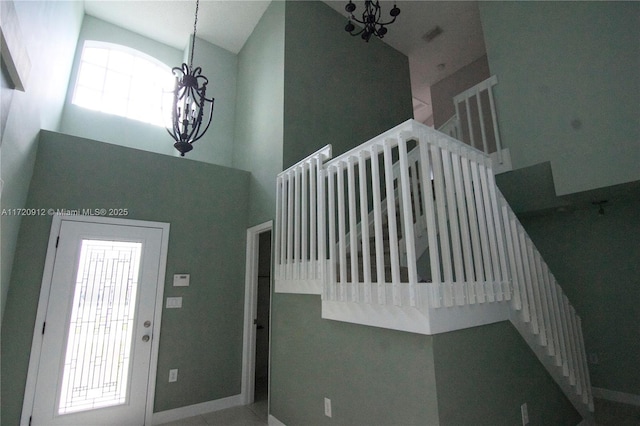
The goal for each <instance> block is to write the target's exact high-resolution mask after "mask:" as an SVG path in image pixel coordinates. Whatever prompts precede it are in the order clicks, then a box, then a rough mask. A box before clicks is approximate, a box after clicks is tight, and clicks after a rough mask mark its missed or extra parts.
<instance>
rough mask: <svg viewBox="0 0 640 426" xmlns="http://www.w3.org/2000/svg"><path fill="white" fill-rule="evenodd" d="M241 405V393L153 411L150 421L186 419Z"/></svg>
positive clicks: (164, 421)
mask: <svg viewBox="0 0 640 426" xmlns="http://www.w3.org/2000/svg"><path fill="white" fill-rule="evenodd" d="M238 405H243V398H242V394H238V395H233V396H229V397H227V398H221V399H216V400H213V401H207V402H202V403H200V404H194V405H187V406H186V407H180V408H174V409H173V410H166V411H159V412H157V413H153V420H152V423H153V424H154V425H158V424H162V423H169V422H174V421H176V420H182V419H186V418H188V417H193V416H198V415H200V414H206V413H210V412H212V411H219V410H224V409H225V408H231V407H237V406H238Z"/></svg>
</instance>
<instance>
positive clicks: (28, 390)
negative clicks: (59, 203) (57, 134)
mask: <svg viewBox="0 0 640 426" xmlns="http://www.w3.org/2000/svg"><path fill="white" fill-rule="evenodd" d="M63 221H69V222H87V223H95V224H104V225H124V226H136V227H141V228H159V229H161V230H162V240H161V244H160V263H159V265H158V285H157V288H156V302H155V305H156V307H155V312H154V321H153V324H155V325H154V333H153V334H154V336H153V338H152V339H151V360H150V364H149V381H148V383H147V400H146V409H145V420H144V423H145V425H151V424H152V423H151V419H152V416H153V401H154V397H155V391H156V375H157V369H158V349H159V347H160V338H159V337H160V325H161V324H162V300H163V297H164V284H165V283H164V282H165V272H166V268H167V249H168V246H169V227H170V225H169V224H168V223H164V222H148V221H143V220H132V219H121V218H112V217H104V216H80V215H78V216H73V215H58V214H56V215H54V216H53V220H52V221H51V231H50V233H49V242H48V246H47V256H46V258H45V262H44V272H43V274H42V284H41V287H40V299H39V300H38V311H37V314H36V322H35V326H34V328H33V339H32V341H31V355H30V357H29V369H28V373H27V382H26V387H25V391H24V401H23V404H22V415H21V418H20V425H21V426H28V425H29V418H30V417H31V412H32V409H33V403H34V400H35V394H36V382H37V379H38V367H39V364H40V355H41V351H42V329H43V324H44V321H45V318H46V315H47V307H48V302H49V294H50V292H51V281H52V279H53V267H54V264H55V257H56V245H57V244H56V240H57V237H58V235H59V234H60V230H61V228H62V222H63Z"/></svg>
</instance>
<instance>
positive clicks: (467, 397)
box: [433, 321, 582, 426]
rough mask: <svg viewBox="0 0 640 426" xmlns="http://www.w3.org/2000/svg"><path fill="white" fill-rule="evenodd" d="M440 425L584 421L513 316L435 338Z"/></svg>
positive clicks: (543, 425)
mask: <svg viewBox="0 0 640 426" xmlns="http://www.w3.org/2000/svg"><path fill="white" fill-rule="evenodd" d="M433 354H434V359H435V369H436V370H435V371H436V387H437V391H438V413H439V414H440V425H441V426H460V425H474V426H481V425H486V426H498V425H505V426H508V425H519V424H522V417H521V412H520V406H521V405H522V404H523V403H525V402H526V403H527V406H528V413H529V420H530V423H529V424H530V425H531V426H547V425H558V426H559V425H566V426H569V425H571V426H574V425H577V424H578V423H580V421H581V420H582V417H581V416H580V414H579V413H578V412H577V411H575V409H574V408H573V406H572V405H571V403H570V402H569V400H567V398H566V397H565V396H564V394H563V393H562V391H561V390H560V388H559V387H558V386H557V385H556V383H555V382H554V381H553V379H552V378H551V376H549V374H548V373H547V371H546V370H545V369H544V366H543V365H542V364H540V362H539V361H538V359H537V358H536V356H535V355H534V353H533V352H532V351H531V349H530V348H529V346H528V345H527V343H526V342H525V341H524V340H522V338H521V337H520V335H519V334H518V331H517V330H516V329H515V328H514V327H513V326H512V325H511V323H509V322H508V321H504V322H500V323H496V324H491V325H486V326H482V327H474V328H469V329H466V330H460V331H455V332H451V333H443V334H438V335H436V336H434V337H433Z"/></svg>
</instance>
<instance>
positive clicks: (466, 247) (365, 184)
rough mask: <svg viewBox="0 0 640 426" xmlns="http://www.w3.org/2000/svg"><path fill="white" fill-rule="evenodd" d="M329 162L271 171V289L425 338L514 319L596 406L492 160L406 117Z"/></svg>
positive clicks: (571, 327)
mask: <svg viewBox="0 0 640 426" xmlns="http://www.w3.org/2000/svg"><path fill="white" fill-rule="evenodd" d="M330 157H331V149H330V146H327V147H325V148H323V149H322V150H320V151H318V152H316V153H314V154H312V155H311V156H309V157H307V158H306V159H304V160H302V161H301V162H299V163H298V164H296V165H294V166H292V167H290V168H289V169H287V170H285V171H284V172H282V173H281V174H280V175H279V176H278V183H277V212H276V227H275V274H274V282H275V290H276V292H293V293H314V294H321V295H322V303H323V317H324V318H329V319H335V320H341V321H349V322H356V323H361V324H368V325H374V326H379V327H386V328H393V329H400V330H406V331H412V332H418V333H424V334H435V333H439V332H444V331H452V330H456V329H461V328H467V327H472V326H476V325H481V324H487V323H491V322H496V321H501V320H507V319H509V320H511V322H512V323H513V324H514V325H515V326H516V328H517V329H518V330H519V331H520V332H521V334H522V335H523V337H525V340H526V341H527V342H529V344H530V345H531V347H532V348H533V349H534V351H535V352H536V354H537V355H538V357H539V358H540V359H541V361H543V364H544V365H545V366H547V368H548V370H549V371H550V372H551V373H552V375H553V376H554V377H555V378H556V380H557V381H558V383H560V385H561V386H564V387H563V389H565V392H566V393H567V395H568V396H569V397H570V399H571V400H572V401H573V402H574V405H576V407H577V408H579V409H580V408H585V407H586V411H587V412H588V411H589V409H590V410H591V411H592V410H593V399H592V395H591V385H590V382H589V374H588V369H587V364H586V354H585V349H584V342H583V337H582V331H581V326H580V323H581V321H580V318H579V317H578V315H577V314H576V312H575V309H574V308H573V307H572V306H571V304H570V302H569V300H568V299H567V297H566V295H565V294H564V293H563V292H562V289H561V288H560V286H559V285H558V284H557V282H556V280H555V278H554V277H553V275H552V273H551V272H550V271H549V268H548V267H547V265H546V263H545V262H544V260H543V259H542V257H541V256H540V253H539V252H538V250H537V249H536V248H535V246H534V244H533V242H532V241H531V239H530V238H529V236H528V235H527V233H526V232H525V230H524V228H523V227H522V225H521V224H520V222H519V221H518V219H517V218H516V216H515V214H514V213H513V211H512V210H511V208H510V207H509V205H508V203H507V202H506V200H505V199H504V197H503V196H502V194H500V191H499V190H498V188H497V186H496V184H495V180H494V173H493V170H492V164H491V160H490V158H489V156H488V155H487V154H485V153H483V152H481V151H479V150H478V149H475V148H473V147H471V146H469V145H467V144H465V143H463V142H461V141H459V140H457V139H455V138H453V137H451V136H449V135H446V134H444V133H441V132H438V131H436V130H433V129H432V128H429V127H427V126H424V125H422V124H420V123H418V122H416V121H414V120H409V121H407V122H405V123H403V124H401V125H399V126H397V127H395V128H393V129H391V130H389V131H387V132H385V133H383V134H381V135H379V136H377V137H375V138H373V139H371V140H370V141H368V142H366V143H364V144H362V145H360V146H358V147H356V148H354V149H352V150H350V151H348V152H346V153H344V154H342V155H340V156H338V157H336V158H333V159H330ZM423 255H424V256H428V262H427V263H428V265H429V267H428V268H427V269H428V271H427V273H428V275H429V277H424V276H423V277H422V278H421V277H420V276H419V271H418V260H419V258H420V257H421V256H423ZM422 273H423V274H424V271H422ZM425 278H427V279H425Z"/></svg>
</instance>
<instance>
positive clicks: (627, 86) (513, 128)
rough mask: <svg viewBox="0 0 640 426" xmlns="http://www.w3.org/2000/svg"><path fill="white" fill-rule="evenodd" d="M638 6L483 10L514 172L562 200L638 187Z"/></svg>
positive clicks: (490, 5) (494, 6) (506, 5)
mask: <svg viewBox="0 0 640 426" xmlns="http://www.w3.org/2000/svg"><path fill="white" fill-rule="evenodd" d="M639 15H640V3H638V2H604V1H597V2H480V16H481V19H482V28H483V31H484V36H485V44H486V49H487V56H488V59H489V66H490V69H491V74H493V75H496V76H497V78H498V85H497V86H496V93H495V94H496V105H497V109H498V119H499V125H500V131H501V135H502V139H503V142H504V145H505V146H507V147H508V148H509V149H510V151H511V157H512V162H513V166H514V169H518V168H521V167H527V166H532V165H534V164H538V163H542V162H545V161H551V166H552V170H553V176H554V180H555V188H556V192H557V194H558V195H563V194H569V193H575V192H579V191H586V190H589V189H594V188H600V187H605V186H610V185H616V184H621V183H625V182H631V181H636V180H639V179H640V167H639V166H638V164H640V120H638V117H639V116H640V77H639V74H638V70H639V69H640V43H638V39H639V38H640V25H638V16H639Z"/></svg>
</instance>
